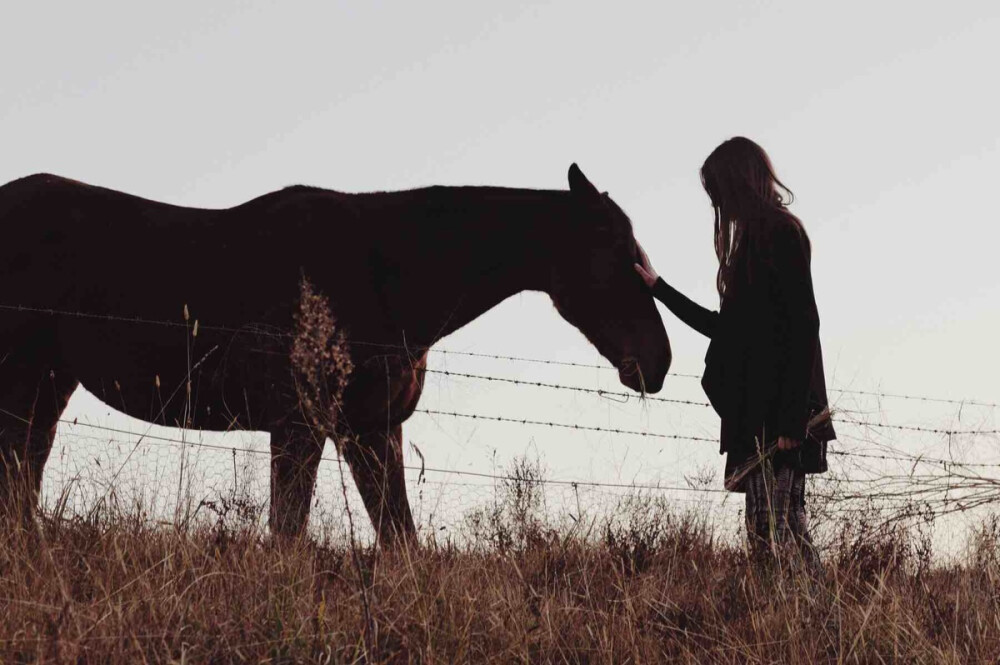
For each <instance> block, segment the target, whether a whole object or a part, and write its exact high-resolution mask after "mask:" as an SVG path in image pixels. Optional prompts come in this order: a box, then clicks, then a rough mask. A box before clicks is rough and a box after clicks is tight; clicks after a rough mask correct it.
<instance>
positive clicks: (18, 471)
mask: <svg viewBox="0 0 1000 665" xmlns="http://www.w3.org/2000/svg"><path fill="white" fill-rule="evenodd" d="M568 179H569V189H568V191H567V190H533V189H516V188H503V187H479V186H476V187H472V186H462V187H448V186H432V187H426V188H420V189H413V190H407V191H395V192H376V193H343V192H338V191H334V190H328V189H321V188H317V187H309V186H302V185H296V186H291V187H287V188H284V189H281V190H278V191H274V192H271V193H268V194H265V195H263V196H260V197H258V198H255V199H253V200H250V201H248V202H246V203H243V204H240V205H236V206H234V207H231V208H225V209H196V208H186V207H179V206H175V205H170V204H166V203H161V202H156V201H152V200H147V199H143V198H139V197H137V196H133V195H130V194H126V193H122V192H118V191H114V190H111V189H106V188H102V187H97V186H93V185H89V184H85V183H82V182H78V181H75V180H71V179H67V178H63V177H59V176H55V175H50V174H36V175H32V176H28V177H25V178H21V179H19V180H14V181H12V182H9V183H7V184H6V185H4V186H2V187H0V230H2V233H3V238H4V242H3V244H2V246H0V354H2V362H0V428H2V433H0V448H2V454H0V459H2V465H3V468H2V469H0V470H2V471H3V476H4V478H3V480H2V481H0V484H2V487H0V506H7V507H11V506H19V508H12V510H16V511H17V513H18V514H20V515H21V516H22V518H25V519H30V518H31V515H32V511H33V510H34V506H35V504H36V503H37V501H38V494H39V490H40V486H41V479H42V472H43V469H44V466H45V462H46V459H47V458H48V455H49V451H50V449H51V447H52V444H53V440H54V437H55V432H56V426H57V425H58V423H59V421H60V416H61V414H62V412H63V410H64V408H65V407H66V405H67V402H68V401H69V399H70V396H71V395H72V394H73V392H74V390H76V388H77V386H80V385H82V386H84V387H85V388H86V389H87V390H88V391H90V392H91V393H93V394H94V395H95V396H97V397H98V398H99V399H101V400H102V401H104V402H105V403H106V404H107V405H108V406H109V407H112V408H114V409H117V410H120V411H122V412H124V413H126V414H128V415H129V416H133V417H135V418H139V419H142V420H144V421H147V422H151V423H157V424H164V425H169V426H175V427H185V428H195V429H201V430H208V431H230V430H233V429H247V430H256V431H265V432H268V433H269V434H270V448H271V457H270V464H271V491H270V513H269V525H270V529H271V532H272V534H279V535H287V536H295V535H297V534H300V533H301V532H302V531H303V529H304V527H305V525H306V522H307V519H308V513H309V506H310V503H311V500H312V493H313V488H314V485H315V479H316V472H317V468H318V465H319V462H320V458H321V455H322V451H323V445H324V441H325V439H324V438H323V437H317V436H315V432H313V431H310V427H309V426H308V423H304V422H303V418H302V415H301V414H302V410H301V403H300V397H301V395H299V394H297V391H296V390H295V389H294V386H292V381H290V379H289V377H290V376H291V374H292V368H290V361H289V354H288V353H287V344H285V342H283V341H282V340H283V339H285V338H286V337H287V335H286V334H285V333H286V332H287V331H289V330H290V329H291V328H292V324H293V321H294V320H295V317H296V315H297V312H298V311H299V310H298V309H297V307H298V306H299V304H300V296H301V284H302V279H303V278H305V279H308V280H309V283H310V284H311V285H312V286H313V288H314V289H315V290H316V292H317V293H320V294H322V296H323V297H324V298H326V300H327V302H328V304H329V308H330V311H331V312H332V313H333V314H334V316H335V317H336V325H337V327H338V329H340V330H343V331H346V335H347V343H348V348H349V354H350V360H351V362H352V363H353V371H352V372H351V374H350V378H349V382H348V384H347V386H346V388H345V389H344V391H343V395H342V397H341V400H340V401H339V413H340V418H341V421H342V422H343V423H344V424H345V426H346V427H349V429H350V432H351V435H352V436H351V439H352V441H353V443H352V444H351V445H346V446H344V448H343V450H342V453H343V456H344V459H345V461H346V462H347V464H348V466H349V468H350V470H351V473H352V475H353V477H354V480H355V483H356V485H357V488H358V491H359V493H360V495H361V497H362V499H363V501H364V504H365V507H366V510H367V512H368V514H369V517H370V518H371V520H372V524H373V526H374V528H375V531H376V537H377V539H378V542H380V543H384V544H391V543H395V542H398V541H400V540H410V539H413V538H414V537H415V534H416V529H415V527H414V522H413V518H412V516H411V513H410V507H409V503H408V501H407V496H406V486H405V482H404V480H405V479H404V469H403V457H402V441H403V438H402V424H403V423H404V422H405V421H406V420H407V418H409V417H410V416H411V415H412V414H413V412H414V410H415V409H416V407H417V403H418V401H419V399H420V395H421V390H422V388H423V383H424V370H425V369H426V365H427V354H428V351H429V350H430V349H431V347H432V346H433V345H434V344H435V343H436V342H438V341H439V340H441V339H442V338H444V337H446V336H447V335H449V334H450V333H452V332H454V331H455V330H458V329H459V328H461V327H462V326H464V325H466V324H467V323H469V322H470V321H472V320H473V319H475V318H476V317H478V316H480V315H481V314H483V313H485V312H486V311H487V310H489V309H491V308H492V307H494V306H495V305H497V304H498V303H500V302H501V301H503V300H505V299H507V298H508V297H510V296H512V295H514V294H517V293H520V292H522V291H525V290H531V291H541V292H545V293H547V294H548V295H549V296H550V297H551V300H552V302H553V304H554V306H555V308H556V310H557V311H558V313H559V314H560V315H561V316H562V318H563V319H565V320H566V321H567V322H569V323H570V324H571V325H573V326H575V327H576V328H577V329H579V330H580V331H581V332H582V333H583V334H584V336H585V337H586V338H587V339H588V340H589V342H590V343H591V344H592V345H593V346H594V347H595V348H596V349H597V351H598V352H599V353H600V354H601V355H602V356H603V357H604V358H606V359H607V360H608V361H610V362H611V364H612V365H614V367H616V368H617V369H618V374H619V379H620V381H621V383H622V384H623V385H625V386H626V387H628V388H629V389H631V390H634V391H636V392H640V393H642V392H645V393H655V392H657V391H658V390H659V389H660V388H661V386H662V385H663V381H664V378H665V376H666V373H667V370H668V368H669V366H670V360H671V353H670V345H669V340H668V338H667V334H666V331H665V329H664V327H663V322H662V320H661V319H660V316H659V313H658V311H657V309H656V307H655V305H654V303H653V299H652V297H651V296H650V294H649V293H648V292H647V291H646V290H645V288H644V287H643V285H642V284H641V283H640V280H639V279H638V277H637V276H636V274H635V272H634V270H633V267H632V266H633V263H634V262H635V260H636V242H635V239H634V236H633V232H632V225H631V222H630V220H629V218H628V216H627V215H626V214H625V213H624V212H623V211H622V209H621V208H620V207H619V206H618V205H617V204H615V202H614V201H613V200H612V199H611V198H610V197H609V196H608V195H607V193H601V192H599V191H598V190H597V188H596V187H595V186H594V185H593V184H592V183H591V182H590V181H589V180H588V179H587V177H586V176H585V175H584V174H583V172H582V171H581V170H580V169H579V168H578V167H577V165H576V164H573V165H572V166H571V167H570V169H569V174H568Z"/></svg>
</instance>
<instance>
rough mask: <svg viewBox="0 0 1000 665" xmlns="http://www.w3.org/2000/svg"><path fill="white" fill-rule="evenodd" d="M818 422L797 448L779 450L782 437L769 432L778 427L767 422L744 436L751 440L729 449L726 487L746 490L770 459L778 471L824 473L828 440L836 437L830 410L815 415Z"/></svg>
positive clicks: (735, 490) (745, 439) (770, 462)
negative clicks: (823, 413) (754, 431)
mask: <svg viewBox="0 0 1000 665" xmlns="http://www.w3.org/2000/svg"><path fill="white" fill-rule="evenodd" d="M814 421H815V424H813V421H811V423H810V424H812V425H813V426H812V427H811V428H810V430H809V431H808V433H807V434H806V438H805V440H804V441H803V442H802V444H801V445H800V446H799V447H798V448H796V449H795V450H778V437H777V435H775V434H770V435H769V434H768V433H769V432H771V433H773V432H776V431H777V428H775V427H768V426H767V425H765V426H763V427H761V428H760V430H759V433H756V434H754V435H752V436H744V437H741V438H742V439H743V440H744V441H746V442H747V443H746V444H744V445H742V446H738V447H734V449H731V450H729V451H728V452H727V453H726V470H725V476H724V478H725V487H726V489H727V490H730V491H731V492H746V479H747V477H748V476H749V475H750V474H752V473H754V472H755V471H758V470H759V469H760V468H761V467H762V465H763V464H764V463H765V462H766V463H768V464H770V465H771V467H772V468H773V469H774V470H775V471H777V470H779V469H784V468H789V469H792V470H794V471H796V472H800V473H802V474H809V473H824V472H825V471H826V470H827V464H826V448H827V442H828V441H829V440H831V439H832V438H833V436H832V427H831V426H829V412H826V414H825V417H818V418H814Z"/></svg>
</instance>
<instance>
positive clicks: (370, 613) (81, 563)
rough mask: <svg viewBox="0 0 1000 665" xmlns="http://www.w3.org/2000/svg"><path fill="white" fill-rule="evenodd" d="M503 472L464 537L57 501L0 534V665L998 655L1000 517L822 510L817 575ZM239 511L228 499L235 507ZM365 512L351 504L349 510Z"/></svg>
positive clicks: (682, 526)
mask: <svg viewBox="0 0 1000 665" xmlns="http://www.w3.org/2000/svg"><path fill="white" fill-rule="evenodd" d="M532 491H533V489H532V485H531V484H530V483H527V484H525V483H516V482H515V483H506V484H505V485H504V486H502V487H499V488H498V490H497V497H496V500H495V501H494V502H493V503H492V504H491V505H490V506H489V507H488V508H484V509H479V510H478V511H473V512H471V513H470V514H469V515H467V517H466V521H465V526H466V529H465V537H464V538H463V539H462V541H461V543H458V542H455V541H449V542H444V543H441V542H433V539H432V538H428V537H425V538H424V542H423V543H422V545H421V547H419V548H415V549H410V550H400V551H393V552H383V551H376V550H373V549H371V548H370V547H352V546H350V545H349V544H348V543H345V542H332V541H331V542H325V543H324V542H323V539H322V538H320V539H318V540H317V539H316V538H312V539H305V540H301V541H298V542H278V541H275V540H272V539H271V538H270V537H269V536H268V535H267V534H266V533H265V532H264V531H262V530H260V529H259V528H258V527H257V526H255V524H256V523H257V522H256V521H255V520H254V519H253V518H252V517H251V518H250V519H247V518H246V517H247V515H248V514H249V513H252V512H253V511H252V510H249V511H248V510H245V509H246V506H243V507H240V506H229V507H224V508H221V509H217V510H216V518H214V519H215V521H214V522H213V521H211V520H208V521H202V522H200V523H199V524H197V525H188V526H176V525H175V526H169V525H164V524H154V523H151V522H150V521H149V520H144V519H142V518H140V517H137V516H136V515H138V514H140V513H137V512H136V510H135V507H134V506H132V507H129V508H128V510H125V509H124V508H122V509H112V508H105V509H104V510H103V511H102V512H100V513H93V514H91V515H89V516H88V517H74V518H69V517H66V516H60V515H58V514H52V513H51V512H50V513H49V514H47V515H45V516H43V517H42V518H41V519H39V520H38V522H37V525H36V526H35V527H33V528H31V529H28V530H24V529H20V528H16V527H15V525H10V524H8V525H5V526H4V527H3V529H2V530H0V607H2V611H0V662H3V663H18V662H51V663H64V662H77V663H91V662H93V663H96V662H99V663H139V662H150V663H165V662H177V663H181V662H183V663H230V662H239V663H243V662H251V663H259V662H275V663H292V662H296V663H297V662H315V663H329V662H333V663H341V662H343V663H355V662H357V663H401V662H427V663H431V662H439V663H480V662H497V663H511V662H525V663H527V662H532V663H537V662H586V663H652V662H679V663H696V662H697V663H706V662H711V663H747V662H755V663H756V662H760V663H776V662H785V663H818V662H824V663H826V662H845V663H881V662H905V663H915V662H946V663H972V662H996V660H997V658H998V657H1000V538H998V535H1000V530H998V526H997V523H996V522H990V521H988V522H987V523H985V524H984V525H983V526H982V527H981V528H980V529H979V530H977V531H975V532H974V533H972V534H970V538H969V542H968V547H967V551H966V553H965V555H964V556H963V557H961V558H960V559H957V560H954V561H952V562H950V563H942V562H939V561H937V560H936V559H935V557H934V556H933V553H932V552H930V550H929V546H928V544H927V541H926V539H925V538H923V537H922V536H921V532H920V530H914V529H911V528H904V527H902V526H901V525H900V524H898V523H892V522H889V523H883V522H881V521H879V520H878V518H877V515H874V514H873V515H869V516H861V517H859V516H858V515H857V514H855V515H852V516H851V517H850V518H849V519H848V518H845V519H844V521H843V522H842V523H841V524H837V525H828V526H830V527H831V528H829V529H827V530H826V531H827V532H828V533H830V534H832V535H831V536H830V537H829V538H827V539H826V540H825V542H824V547H823V551H824V561H825V572H824V574H823V575H822V576H821V577H810V576H808V575H807V574H805V573H801V572H797V569H796V567H795V566H794V562H791V563H790V564H789V565H784V566H775V567H772V568H769V569H760V568H755V567H753V566H751V565H749V564H748V561H747V558H746V556H745V555H744V553H743V551H742V549H741V548H740V547H739V546H738V545H737V544H734V543H736V541H735V540H734V539H733V538H732V537H731V536H732V534H728V535H727V534H719V533H716V532H715V529H714V527H712V526H711V522H710V516H708V515H705V514H703V513H702V514H699V513H697V512H693V513H686V514H682V513H678V512H675V511H674V510H672V509H671V507H670V506H669V505H666V504H664V503H662V502H658V501H656V500H654V499H651V498H649V497H642V496H637V497H633V498H632V499H629V500H626V501H624V502H623V503H622V505H621V506H620V510H619V511H617V514H616V517H615V519H614V520H613V521H611V520H607V521H605V522H604V523H600V524H590V525H588V526H587V528H586V530H584V529H583V528H580V529H573V528H570V529H566V528H562V529H553V528H550V526H549V525H548V524H547V523H546V520H545V518H544V515H541V514H539V513H538V511H536V510H535V509H534V505H535V504H534V502H533V498H532V494H531V493H532ZM227 512H230V514H226V513H227ZM358 517H359V516H355V518H356V519H357V518H358Z"/></svg>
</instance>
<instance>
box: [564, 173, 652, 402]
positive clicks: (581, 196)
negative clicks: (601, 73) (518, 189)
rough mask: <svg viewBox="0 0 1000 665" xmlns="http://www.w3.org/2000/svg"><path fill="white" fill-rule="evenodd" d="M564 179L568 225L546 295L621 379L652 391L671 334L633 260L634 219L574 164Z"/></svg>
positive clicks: (626, 384) (628, 385) (642, 390)
mask: <svg viewBox="0 0 1000 665" xmlns="http://www.w3.org/2000/svg"><path fill="white" fill-rule="evenodd" d="M569 186H570V192H571V197H572V201H573V204H572V209H573V214H571V215H570V219H569V220H568V223H569V224H570V226H571V229H570V230H569V232H568V233H566V234H565V236H564V238H561V239H560V241H559V243H558V244H559V246H560V247H561V250H562V251H559V252H557V256H555V257H553V262H552V264H551V265H552V269H551V275H550V278H551V283H550V288H549V295H550V296H551V297H552V302H553V304H554V305H555V307H556V310H557V311H558V312H559V314H560V315H561V316H562V317H563V318H564V319H566V321H568V322H569V323H571V324H572V325H573V326H575V327H576V328H577V329H578V330H580V332H582V333H583V334H584V336H586V338H587V339H588V340H589V341H590V343H591V344H593V345H594V346H595V347H596V348H597V351H598V352H599V353H600V354H601V355H602V356H604V357H605V358H607V359H608V360H609V361H610V362H611V363H612V364H613V365H614V366H615V367H616V368H617V369H618V376H619V379H620V380H621V382H622V384H624V385H625V386H627V387H629V388H631V389H632V390H635V391H639V392H650V393H655V392H657V391H658V390H659V389H660V388H661V387H662V386H663V380H664V378H665V377H666V374H667V370H668V369H669V367H670V360H671V355H670V341H669V340H668V339H667V332H666V330H665V329H664V328H663V321H662V320H661V319H660V315H659V312H657V311H656V306H655V305H654V303H653V298H652V296H651V295H650V294H649V291H648V290H647V289H646V288H645V286H644V285H643V284H642V281H641V279H640V278H639V276H638V275H637V274H636V272H635V269H634V268H633V264H634V263H635V262H636V255H637V250H636V242H635V237H634V236H633V234H632V223H631V221H629V218H628V216H627V215H626V214H625V212H624V211H623V210H622V209H621V208H619V207H618V205H617V204H616V203H615V202H614V201H612V200H611V198H610V197H609V196H608V195H607V193H604V194H602V193H600V192H599V191H598V190H597V188H596V187H594V185H592V184H591V183H590V181H589V180H587V177H586V176H585V175H584V174H583V172H582V171H581V170H580V169H579V167H577V165H576V164H573V165H572V166H570V169H569Z"/></svg>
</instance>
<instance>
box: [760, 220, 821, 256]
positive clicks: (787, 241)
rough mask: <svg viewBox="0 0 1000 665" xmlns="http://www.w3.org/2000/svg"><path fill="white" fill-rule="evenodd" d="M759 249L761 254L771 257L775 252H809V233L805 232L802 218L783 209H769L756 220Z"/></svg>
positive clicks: (807, 253)
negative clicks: (758, 231)
mask: <svg viewBox="0 0 1000 665" xmlns="http://www.w3.org/2000/svg"><path fill="white" fill-rule="evenodd" d="M758 224H759V226H758V228H759V230H760V233H759V235H758V240H759V241H760V242H759V246H758V247H759V249H761V250H765V251H764V252H763V254H764V255H765V256H767V257H773V255H774V254H775V253H785V252H790V251H792V252H800V251H801V252H805V254H806V255H807V256H808V255H809V254H810V252H811V246H810V242H809V234H808V233H806V229H805V226H803V225H802V220H800V219H799V218H798V217H796V216H795V215H793V214H792V213H791V212H789V211H788V210H785V209H780V210H769V211H767V212H765V213H763V214H762V215H761V216H760V218H759V220H758Z"/></svg>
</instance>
